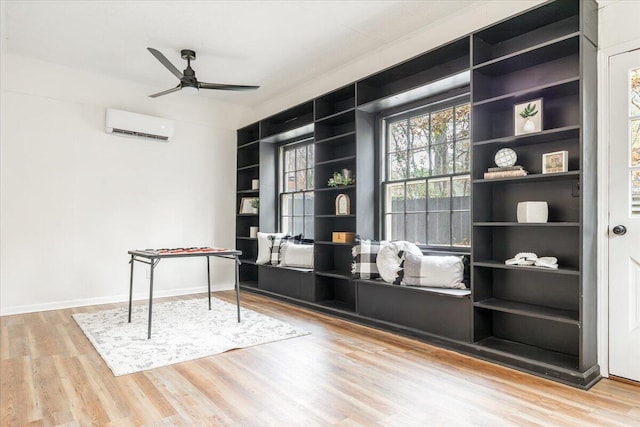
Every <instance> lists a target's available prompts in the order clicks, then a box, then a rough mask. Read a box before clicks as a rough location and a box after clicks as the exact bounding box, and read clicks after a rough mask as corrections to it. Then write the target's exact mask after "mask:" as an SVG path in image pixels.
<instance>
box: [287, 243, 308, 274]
mask: <svg viewBox="0 0 640 427" xmlns="http://www.w3.org/2000/svg"><path fill="white" fill-rule="evenodd" d="M280 253H281V256H282V260H281V261H280V267H299V268H313V245H300V244H295V243H292V242H285V243H284V244H283V245H282V247H281V249H280Z"/></svg>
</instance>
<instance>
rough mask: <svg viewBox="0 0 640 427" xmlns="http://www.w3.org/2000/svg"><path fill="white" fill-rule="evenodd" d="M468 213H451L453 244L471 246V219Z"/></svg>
mask: <svg viewBox="0 0 640 427" xmlns="http://www.w3.org/2000/svg"><path fill="white" fill-rule="evenodd" d="M470 217H471V215H470V213H469V211H466V212H453V213H452V214H451V221H452V224H451V234H452V235H453V236H452V237H453V242H451V244H452V245H453V246H471V238H470V234H471V221H470Z"/></svg>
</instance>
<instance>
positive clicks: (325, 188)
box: [315, 185, 356, 191]
mask: <svg viewBox="0 0 640 427" xmlns="http://www.w3.org/2000/svg"><path fill="white" fill-rule="evenodd" d="M355 188H356V186H355V185H342V186H340V187H321V188H316V189H315V191H346V190H352V189H355Z"/></svg>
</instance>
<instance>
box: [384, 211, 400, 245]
mask: <svg viewBox="0 0 640 427" xmlns="http://www.w3.org/2000/svg"><path fill="white" fill-rule="evenodd" d="M386 221H387V222H386V226H385V230H386V235H387V236H386V239H387V240H404V214H392V215H387V218H386Z"/></svg>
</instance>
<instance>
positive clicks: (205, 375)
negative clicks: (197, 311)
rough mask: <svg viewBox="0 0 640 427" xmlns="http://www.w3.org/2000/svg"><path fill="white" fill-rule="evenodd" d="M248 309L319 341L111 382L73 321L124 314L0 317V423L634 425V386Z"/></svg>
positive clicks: (270, 308)
mask: <svg viewBox="0 0 640 427" xmlns="http://www.w3.org/2000/svg"><path fill="white" fill-rule="evenodd" d="M217 295H218V296H219V297H221V298H223V299H225V300H229V301H232V300H233V293H231V292H221V293H218V294H217ZM190 297H191V298H192V297H193V296H190ZM190 297H184V298H190ZM173 299H178V298H173ZM242 299H243V307H245V308H250V309H253V310H256V311H259V312H262V313H264V314H267V315H270V316H273V317H277V318H279V319H282V320H285V321H287V322H290V323H292V324H295V325H299V326H302V327H304V328H306V329H307V330H309V331H310V332H311V335H307V336H304V337H300V338H295V339H291V340H286V341H278V342H275V343H270V344H265V345H260V346H256V347H252V348H247V349H241V350H235V351H230V352H227V353H223V354H220V355H216V356H211V357H207V358H203V359H199V360H195V361H191V362H185V363H180V364H176V365H172V366H168V367H163V368H158V369H153V370H150V371H146V372H141V373H137V374H132V375H125V376H122V377H114V376H113V375H112V373H111V371H110V370H109V368H108V367H107V366H106V365H105V364H104V362H103V361H102V359H101V358H100V356H99V355H98V353H96V351H95V350H94V349H93V347H92V345H91V344H90V343H89V341H88V340H87V339H86V338H85V336H84V335H83V333H82V332H81V331H80V329H79V328H78V327H77V325H76V324H75V322H74V321H73V319H71V314H73V313H76V312H87V311H97V310H103V309H107V308H113V307H116V306H118V305H102V306H93V307H83V308H77V309H68V310H56V311H48V312H41V313H33V314H24V315H15V316H5V317H2V318H0V330H1V335H0V338H1V339H0V365H1V371H0V375H1V388H0V412H1V422H2V426H24V425H33V426H41V425H42V426H48V425H68V426H74V425H80V426H85V425H91V424H96V425H114V426H115V425H118V426H121V425H123V426H128V425H135V426H138V425H189V426H206V425H212V426H217V425H240V426H268V425H273V426H307V425H308V426H316V425H318V426H325V425H342V426H374V425H375V426H377V425H380V426H413V425H420V426H422V425H440V426H442V425H446V426H457V425H486V426H507V425H569V426H586V425H594V426H596V425H597V426H606V425H615V426H634V425H635V426H640V387H638V386H634V385H630V384H625V383H621V382H615V381H611V380H602V381H601V382H600V383H598V384H597V385H596V386H595V387H593V388H592V389H591V390H590V391H588V392H585V391H581V390H577V389H574V388H571V387H568V386H564V385H561V384H557V383H555V382H552V381H547V380H544V379H541V378H538V377H534V376H531V375H527V374H523V373H520V372H517V371H514V370H510V369H506V368H502V367H500V366H497V365H493V364H490V363H485V362H482V361H480V360H477V359H474V358H470V357H466V356H463V355H460V354H457V353H455V352H450V351H446V350H442V349H439V348H436V347H433V346H430V345H428V344H425V343H422V342H419V341H416V340H412V339H408V338H403V337H400V336H397V335H393V334H390V333H386V332H381V331H378V330H375V329H371V328H368V327H364V326H359V325H355V324H353V323H349V322H346V321H342V320H338V319H334V318H331V317H329V316H324V315H321V314H318V313H315V312H312V311H309V310H305V309H302V308H298V307H293V306H290V305H288V304H285V303H280V302H275V301H272V300H269V299H266V298H263V297H260V296H257V295H252V294H248V293H246V292H245V293H243V295H242ZM120 306H124V304H121V305H120Z"/></svg>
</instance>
